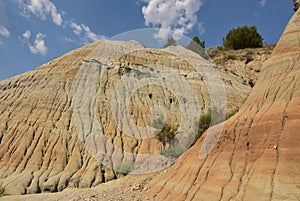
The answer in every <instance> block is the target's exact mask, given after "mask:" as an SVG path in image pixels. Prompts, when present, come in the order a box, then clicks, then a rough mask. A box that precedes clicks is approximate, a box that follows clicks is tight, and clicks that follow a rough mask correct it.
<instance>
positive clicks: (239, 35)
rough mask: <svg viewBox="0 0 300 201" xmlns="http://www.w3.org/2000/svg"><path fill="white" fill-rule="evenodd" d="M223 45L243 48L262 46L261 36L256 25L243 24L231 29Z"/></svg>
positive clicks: (231, 47)
mask: <svg viewBox="0 0 300 201" xmlns="http://www.w3.org/2000/svg"><path fill="white" fill-rule="evenodd" d="M223 45H224V47H226V48H229V49H234V50H238V49H245V48H258V47H263V37H262V36H261V35H260V34H259V33H258V31H257V28H256V26H243V27H238V28H237V29H231V30H230V31H229V32H228V33H227V35H226V37H225V38H223Z"/></svg>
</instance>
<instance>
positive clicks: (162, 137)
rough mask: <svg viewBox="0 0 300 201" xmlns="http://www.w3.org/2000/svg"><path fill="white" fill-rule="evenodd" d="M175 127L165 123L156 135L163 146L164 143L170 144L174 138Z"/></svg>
mask: <svg viewBox="0 0 300 201" xmlns="http://www.w3.org/2000/svg"><path fill="white" fill-rule="evenodd" d="M176 130H177V129H176V128H174V127H172V126H171V125H165V126H164V127H163V129H162V130H161V131H160V132H159V133H158V134H157V135H156V139H158V140H159V141H160V142H161V143H162V144H163V146H164V147H165V146H166V144H171V143H172V142H173V141H174V139H175V132H176Z"/></svg>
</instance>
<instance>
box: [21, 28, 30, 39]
mask: <svg viewBox="0 0 300 201" xmlns="http://www.w3.org/2000/svg"><path fill="white" fill-rule="evenodd" d="M30 36H31V32H30V31H29V30H26V31H25V32H24V33H23V34H22V37H23V39H24V40H25V41H29V39H30Z"/></svg>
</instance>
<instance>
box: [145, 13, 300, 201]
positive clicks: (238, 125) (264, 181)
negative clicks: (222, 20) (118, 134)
mask: <svg viewBox="0 0 300 201" xmlns="http://www.w3.org/2000/svg"><path fill="white" fill-rule="evenodd" d="M299 35H300V11H299V10H298V11H297V12H296V13H295V15H294V16H293V18H292V19H291V21H290V22H289V24H288V25H287V27H286V30H285V31H284V33H283V35H282V37H281V38H280V40H279V42H278V44H277V46H276V48H275V49H274V51H273V53H272V55H271V57H270V58H269V59H268V60H267V61H266V62H265V63H264V65H263V68H262V72H261V74H260V76H259V78H258V80H257V82H256V85H255V87H254V88H253V91H252V92H251V94H250V96H249V97H248V99H247V101H246V102H245V104H244V105H243V106H242V107H241V109H240V110H239V112H238V113H237V114H236V115H235V116H233V118H231V119H229V120H228V121H227V122H226V123H225V124H224V128H223V131H222V133H221V136H220V138H219V140H218V141H215V140H216V139H215V138H212V136H214V135H216V133H215V130H216V128H217V127H213V128H211V129H210V130H209V131H208V132H206V134H205V135H204V136H203V137H202V138H201V140H199V141H198V143H197V144H196V145H195V146H194V147H193V148H191V149H190V150H189V151H188V152H187V153H185V154H184V155H183V156H182V157H181V158H180V159H179V160H178V161H177V162H176V163H175V164H174V165H173V166H172V167H171V169H170V170H169V171H168V173H166V174H165V175H164V176H161V177H159V178H156V179H154V180H152V181H151V182H150V183H149V184H148V185H147V186H146V187H147V188H148V189H149V190H148V191H147V193H148V195H150V197H154V198H155V199H157V200H165V199H168V200H299V199H300V182H299V181H300V171H299V169H300V135H299V131H300V61H299V58H300V57H299V55H300V37H299ZM205 138H208V139H210V143H211V144H216V146H215V147H214V149H213V151H212V153H210V154H209V155H208V156H207V157H206V155H207V153H206V151H207V150H210V149H211V147H209V145H210V144H205ZM201 158H203V159H201Z"/></svg>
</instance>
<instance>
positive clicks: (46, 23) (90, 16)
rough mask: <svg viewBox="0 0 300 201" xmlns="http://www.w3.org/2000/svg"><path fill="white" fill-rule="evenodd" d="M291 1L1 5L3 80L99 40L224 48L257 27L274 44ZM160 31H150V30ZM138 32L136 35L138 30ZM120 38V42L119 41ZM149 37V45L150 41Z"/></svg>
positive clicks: (19, 1) (31, 1)
mask: <svg viewBox="0 0 300 201" xmlns="http://www.w3.org/2000/svg"><path fill="white" fill-rule="evenodd" d="M292 3H293V2H292V0H290V1H286V0H285V1H282V0H239V1H237V0H235V1H233V0H228V1H220V0H110V1H108V0H107V1H104V0H84V1H83V0H63V1H58V0H52V1H51V0H0V80H3V79H6V78H8V77H11V76H14V75H17V74H20V73H23V72H26V71H28V70H30V69H33V68H36V67H38V66H40V65H42V64H43V63H46V62H48V61H50V60H52V59H53V58H55V57H58V56H61V55H62V54H64V53H67V52H68V51H70V50H73V49H76V48H78V47H81V46H83V45H85V44H88V43H91V42H93V41H95V40H98V39H104V38H106V39H110V38H114V39H137V40H140V42H142V43H143V44H145V45H147V46H151V44H153V43H154V42H153V41H152V39H153V40H155V41H156V42H157V44H156V45H154V46H159V45H162V44H163V43H164V42H165V39H166V38H167V37H169V36H170V35H171V36H173V37H175V38H177V39H180V38H182V37H183V36H184V38H192V37H193V36H195V35H198V36H200V38H201V39H202V40H205V42H206V46H207V47H211V46H215V45H222V38H223V37H225V35H226V33H227V32H228V31H229V30H230V29H232V28H236V27H237V26H243V25H256V26H257V28H258V31H259V32H260V33H261V34H262V35H263V38H264V42H266V43H268V44H271V43H276V42H277V40H278V39H279V37H280V35H281V33H282V31H283V30H284V28H285V26H286V24H287V22H288V21H289V19H290V17H291V16H292V15H293V13H294V11H293V4H292ZM153 27H155V28H157V29H155V30H154V29H146V28H153ZM136 30H137V31H136ZM116 36H117V37H116ZM149 38H151V40H150V39H149Z"/></svg>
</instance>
